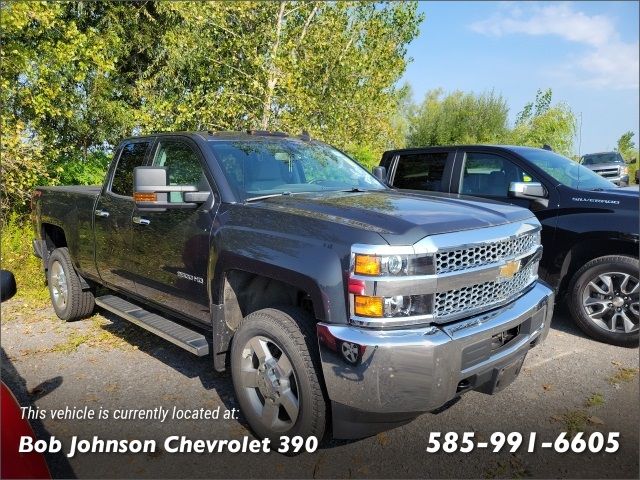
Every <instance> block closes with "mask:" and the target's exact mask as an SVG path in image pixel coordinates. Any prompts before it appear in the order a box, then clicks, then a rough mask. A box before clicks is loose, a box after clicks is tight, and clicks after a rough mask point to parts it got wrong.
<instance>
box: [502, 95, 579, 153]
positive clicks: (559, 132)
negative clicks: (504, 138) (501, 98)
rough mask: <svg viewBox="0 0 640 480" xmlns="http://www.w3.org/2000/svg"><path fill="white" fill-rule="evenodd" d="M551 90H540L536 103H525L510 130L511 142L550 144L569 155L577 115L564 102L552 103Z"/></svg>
mask: <svg viewBox="0 0 640 480" xmlns="http://www.w3.org/2000/svg"><path fill="white" fill-rule="evenodd" d="M551 96H552V94H551V89H547V90H545V91H542V90H538V93H537V94H536V100H535V102H534V103H528V104H527V105H525V107H524V109H523V110H522V112H520V113H519V114H518V116H517V117H516V124H515V127H514V128H513V130H511V132H509V135H508V139H509V143H512V144H514V145H527V146H530V147H542V146H543V145H545V144H547V145H549V146H551V148H553V150H554V151H556V152H558V153H560V154H562V155H566V156H569V155H571V153H572V150H573V139H574V137H575V132H576V118H575V115H574V114H573V112H571V109H569V107H568V106H567V105H565V104H563V103H560V104H557V105H555V106H551Z"/></svg>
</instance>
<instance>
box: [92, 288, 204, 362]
mask: <svg viewBox="0 0 640 480" xmlns="http://www.w3.org/2000/svg"><path fill="white" fill-rule="evenodd" d="M96 305H98V306H100V307H102V308H104V309H105V310H109V311H110V312H113V313H115V314H116V315H118V316H119V317H122V318H124V319H125V320H128V321H130V322H131V323H135V324H136V325H138V326H140V327H142V328H144V329H146V330H149V331H150V332H151V333H155V334H156V335H158V336H159V337H162V338H164V339H165V340H169V341H170V342H171V343H174V344H176V345H177V346H179V347H181V348H184V349H185V350H187V351H189V352H191V353H193V354H194V355H197V356H198V357H204V356H205V355H208V354H209V343H208V342H207V339H206V338H205V337H204V335H202V334H200V333H198V332H195V331H193V330H191V329H189V328H187V327H185V326H183V325H180V324H179V323H176V322H173V321H171V320H169V319H167V318H164V317H161V316H160V315H156V314H155V313H151V312H147V311H146V310H144V309H142V308H140V307H139V306H137V305H135V304H133V303H131V302H129V301H127V300H125V299H123V298H120V297H116V296H115V295H104V296H102V297H98V298H96Z"/></svg>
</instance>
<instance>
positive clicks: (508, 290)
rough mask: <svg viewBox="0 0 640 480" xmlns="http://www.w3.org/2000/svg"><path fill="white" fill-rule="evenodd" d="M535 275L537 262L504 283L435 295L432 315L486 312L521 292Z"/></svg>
mask: <svg viewBox="0 0 640 480" xmlns="http://www.w3.org/2000/svg"><path fill="white" fill-rule="evenodd" d="M536 274H537V262H531V263H530V264H529V265H527V266H526V267H525V268H523V269H522V270H520V272H518V273H516V274H515V275H514V276H513V278H511V279H509V280H506V281H493V282H486V283H479V284H476V285H470V286H467V287H462V288H460V289H458V290H449V291H447V292H441V293H437V294H436V297H435V308H434V314H435V317H436V318H439V319H442V318H443V317H449V316H453V315H456V314H459V313H462V312H465V313H467V312H468V313H469V314H471V313H472V312H475V311H481V310H488V309H489V308H491V307H492V306H494V305H498V304H501V303H503V302H505V301H506V300H508V299H510V298H511V297H514V296H515V295H517V294H518V293H520V292H522V291H523V290H524V289H525V288H526V287H527V285H529V284H530V283H531V282H532V281H533V280H534V279H535V278H536Z"/></svg>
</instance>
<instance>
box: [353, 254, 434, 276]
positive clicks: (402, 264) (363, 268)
mask: <svg viewBox="0 0 640 480" xmlns="http://www.w3.org/2000/svg"><path fill="white" fill-rule="evenodd" d="M353 272H354V273H355V274H356V275H367V276H392V277H397V276H403V275H429V274H432V273H434V272H433V257H432V256H431V255H368V254H361V253H356V254H355V256H354V261H353Z"/></svg>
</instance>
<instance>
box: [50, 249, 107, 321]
mask: <svg viewBox="0 0 640 480" xmlns="http://www.w3.org/2000/svg"><path fill="white" fill-rule="evenodd" d="M60 272H62V275H61V274H60ZM47 283H48V284H49V295H50V297H51V304H52V305H53V309H54V310H55V312H56V315H58V317H59V318H61V319H62V320H65V321H67V322H71V321H73V320H78V319H80V318H84V317H87V316H89V315H91V313H92V312H93V308H94V306H95V302H94V297H93V293H92V292H91V290H83V289H82V285H81V284H80V278H79V277H78V274H77V273H76V270H75V268H73V264H72V263H71V257H70V256H69V250H68V249H67V248H66V247H62V248H56V249H55V250H54V251H53V252H52V253H51V255H50V256H49V264H48V268H47Z"/></svg>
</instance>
